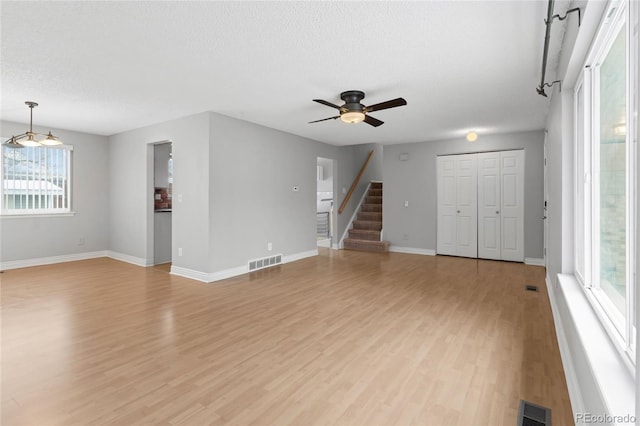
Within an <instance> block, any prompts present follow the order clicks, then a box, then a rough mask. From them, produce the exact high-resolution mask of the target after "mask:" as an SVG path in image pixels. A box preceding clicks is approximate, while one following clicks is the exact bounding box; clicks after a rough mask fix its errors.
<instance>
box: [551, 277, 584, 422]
mask: <svg viewBox="0 0 640 426" xmlns="http://www.w3.org/2000/svg"><path fill="white" fill-rule="evenodd" d="M544 281H545V283H546V284H547V294H548V295H549V304H550V305H551V314H552V315H553V323H554V325H555V329H556V337H557V338H558V348H559V349H560V359H561V360H562V368H563V369H564V375H565V379H566V381H567V390H568V391H569V400H570V401H571V409H572V410H573V415H574V419H575V415H576V413H584V403H583V402H582V394H581V393H580V386H579V384H578V379H577V377H576V371H575V369H574V368H573V360H572V358H571V352H570V351H569V344H568V343H567V337H566V336H565V334H564V327H563V325H562V318H561V317H560V314H559V312H558V305H557V303H556V296H555V292H554V290H553V288H552V287H551V279H550V278H549V276H548V275H547V276H546V277H545V280H544Z"/></svg>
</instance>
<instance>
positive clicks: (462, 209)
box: [456, 154, 478, 257]
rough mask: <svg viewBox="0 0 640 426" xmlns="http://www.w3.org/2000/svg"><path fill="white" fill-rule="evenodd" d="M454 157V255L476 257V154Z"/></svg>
mask: <svg viewBox="0 0 640 426" xmlns="http://www.w3.org/2000/svg"><path fill="white" fill-rule="evenodd" d="M456 157H457V158H456V205H457V209H456V215H457V217H456V234H457V236H456V255H457V256H464V257H478V201H477V200H478V199H477V197H478V185H477V182H478V169H477V154H465V155H458V156H456Z"/></svg>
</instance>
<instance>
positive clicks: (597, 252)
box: [574, 0, 638, 363]
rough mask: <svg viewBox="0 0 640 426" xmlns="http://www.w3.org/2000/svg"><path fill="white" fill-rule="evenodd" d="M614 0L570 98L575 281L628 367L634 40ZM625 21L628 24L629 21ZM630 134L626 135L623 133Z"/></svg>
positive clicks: (625, 9)
mask: <svg viewBox="0 0 640 426" xmlns="http://www.w3.org/2000/svg"><path fill="white" fill-rule="evenodd" d="M630 17H631V15H630V12H629V1H628V0H626V1H620V0H618V1H614V2H612V3H611V5H610V7H609V9H608V10H607V12H606V13H605V18H604V19H605V21H604V22H603V24H602V25H601V27H600V30H599V32H598V34H597V35H596V37H595V40H594V43H593V47H592V50H591V51H590V53H589V54H588V56H587V62H586V64H585V68H584V71H583V73H582V76H581V78H580V80H579V82H578V84H577V85H576V90H575V93H574V115H575V117H574V123H575V132H574V134H575V141H576V144H575V151H574V155H575V158H576V163H575V164H576V166H575V171H576V176H575V182H576V188H575V194H576V206H575V207H576V208H575V236H576V238H575V244H576V259H575V266H576V277H577V278H578V280H580V281H581V282H582V283H583V284H584V286H585V289H586V291H587V292H588V295H589V296H590V299H591V300H593V301H594V302H595V304H596V307H597V311H598V312H600V313H601V316H602V317H603V320H604V323H605V325H606V326H607V328H608V330H609V332H610V334H611V335H612V336H613V337H614V340H615V341H617V342H618V343H619V344H620V348H621V349H622V351H623V352H625V353H626V354H627V356H628V359H629V361H631V362H632V363H633V362H634V359H635V358H634V353H635V340H634V339H635V310H636V306H635V302H634V292H635V287H636V283H635V272H636V271H635V261H634V259H635V257H634V256H635V250H636V247H635V238H634V236H635V220H634V217H635V212H636V210H637V204H636V198H635V191H636V187H635V181H636V180H635V179H636V176H637V166H636V162H635V149H634V138H635V136H634V135H635V132H634V131H633V130H632V129H635V128H636V127H635V126H636V125H637V123H636V120H637V118H636V117H637V115H636V114H635V111H637V105H636V102H637V101H636V100H635V99H634V97H633V96H632V93H636V91H637V90H638V86H637V74H636V70H635V67H633V66H632V64H634V63H635V61H636V60H637V58H636V56H635V55H637V50H634V49H632V46H637V35H634V34H632V33H631V31H629V27H630V26H631V25H629V24H628V23H629V22H630ZM631 22H632V21H631ZM627 129H630V130H631V131H627Z"/></svg>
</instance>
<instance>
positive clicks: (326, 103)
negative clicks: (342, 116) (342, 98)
mask: <svg viewBox="0 0 640 426" xmlns="http://www.w3.org/2000/svg"><path fill="white" fill-rule="evenodd" d="M313 102H317V103H319V104H322V105H326V106H329V107H331V108H335V109H340V107H339V106H338V105H334V104H332V103H331V102H327V101H323V100H322V99H314V100H313Z"/></svg>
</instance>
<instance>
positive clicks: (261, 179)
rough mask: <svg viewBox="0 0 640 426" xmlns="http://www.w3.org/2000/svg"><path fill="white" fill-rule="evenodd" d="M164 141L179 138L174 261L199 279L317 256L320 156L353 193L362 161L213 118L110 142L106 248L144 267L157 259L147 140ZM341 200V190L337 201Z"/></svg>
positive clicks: (346, 151)
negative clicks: (274, 259)
mask: <svg viewBox="0 0 640 426" xmlns="http://www.w3.org/2000/svg"><path fill="white" fill-rule="evenodd" d="M165 140H171V141H172V142H173V145H172V151H173V159H174V184H173V221H172V223H173V226H172V248H173V249H172V262H173V265H174V266H176V267H180V268H186V269H189V270H193V271H198V272H202V273H214V272H219V271H224V270H228V269H231V268H236V267H241V266H244V265H246V262H247V261H248V260H250V259H253V258H257V257H262V256H266V255H269V254H275V253H283V254H284V255H296V254H299V253H303V252H308V251H311V250H315V249H316V239H315V210H316V161H317V157H324V158H330V159H335V160H337V170H334V185H335V188H341V187H343V186H347V187H348V186H349V185H350V184H351V181H352V180H353V178H354V177H355V175H356V173H357V170H354V164H355V163H359V165H362V161H363V160H364V158H357V157H358V155H359V154H360V152H359V151H360V150H362V149H363V148H354V147H336V146H332V145H328V144H324V143H321V142H317V141H313V140H310V139H305V138H302V137H299V136H295V135H291V134H288V133H284V132H280V131H277V130H273V129H270V128H266V127H263V126H260V125H257V124H253V123H249V122H246V121H242V120H237V119H234V118H230V117H226V116H223V115H220V114H216V113H209V112H207V113H202V114H198V115H195V116H191V117H186V118H182V119H179V120H173V121H169V122H166V123H161V124H158V125H153V126H148V127H145V128H141V129H137V130H132V131H129V132H124V133H121V134H118V135H114V136H111V137H110V138H109V164H110V173H109V174H110V185H111V188H112V191H111V196H110V210H109V215H110V227H111V229H112V230H113V232H111V235H110V239H109V247H110V249H111V250H112V251H114V252H117V253H121V254H124V255H126V256H132V257H134V258H138V259H143V260H144V261H145V262H146V263H147V264H151V262H152V259H153V238H152V237H151V235H152V234H153V219H152V215H153V212H152V210H153V209H152V185H153V181H152V179H153V177H152V176H150V173H149V171H148V170H149V169H152V168H153V156H152V153H153V149H152V145H150V144H152V143H156V142H160V141H165ZM367 152H368V151H367ZM145 169H146V170H145ZM358 169H359V166H358ZM150 179H151V181H150ZM293 186H298V187H299V191H297V192H294V191H293ZM180 198H182V202H181V201H180ZM343 198H344V195H343V194H341V193H338V194H337V197H336V199H337V200H336V202H337V203H340V202H341V201H342V199H343ZM345 214H347V212H345V213H344V214H343V215H342V216H344V215H345ZM344 226H346V225H345V224H344V223H343V221H342V218H341V220H339V224H338V232H339V233H340V234H341V233H342V232H343V231H344ZM268 242H271V243H272V244H273V250H272V251H271V252H269V251H267V243H268ZM178 248H182V252H183V253H182V256H178Z"/></svg>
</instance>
